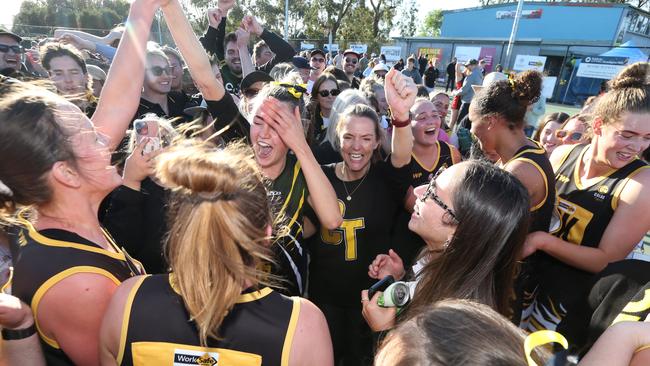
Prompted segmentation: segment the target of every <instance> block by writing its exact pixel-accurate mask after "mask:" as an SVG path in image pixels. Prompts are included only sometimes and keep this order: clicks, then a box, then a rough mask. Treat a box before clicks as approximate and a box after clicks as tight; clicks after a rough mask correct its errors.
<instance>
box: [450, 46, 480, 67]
mask: <svg viewBox="0 0 650 366" xmlns="http://www.w3.org/2000/svg"><path fill="white" fill-rule="evenodd" d="M480 54H481V47H466V46H458V47H456V50H454V57H456V60H457V61H458V63H460V64H464V63H465V62H467V61H469V60H471V59H475V60H478V57H479V55H480Z"/></svg>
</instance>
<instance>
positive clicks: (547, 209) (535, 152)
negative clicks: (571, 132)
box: [502, 140, 555, 232]
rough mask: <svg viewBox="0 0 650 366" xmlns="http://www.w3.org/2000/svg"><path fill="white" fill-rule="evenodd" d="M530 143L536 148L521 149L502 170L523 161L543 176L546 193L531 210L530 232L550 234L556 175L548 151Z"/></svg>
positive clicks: (528, 146) (527, 146)
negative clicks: (515, 162)
mask: <svg viewBox="0 0 650 366" xmlns="http://www.w3.org/2000/svg"><path fill="white" fill-rule="evenodd" d="M529 141H530V142H531V143H533V144H534V146H531V145H526V146H523V147H521V148H520V149H519V150H517V152H516V153H515V155H514V156H513V157H512V158H511V159H510V160H508V162H506V163H505V164H503V165H502V168H503V169H506V168H507V167H508V164H510V163H512V162H514V161H522V162H526V163H529V164H531V165H532V166H534V167H535V168H536V169H537V170H538V171H539V173H540V174H541V175H542V177H543V179H544V188H545V189H546V193H545V195H544V199H543V200H541V201H540V202H539V203H538V204H536V205H535V206H533V207H531V209H530V212H531V222H530V229H529V231H530V232H535V231H546V232H548V230H549V227H550V224H551V218H552V216H553V209H554V207H555V180H554V177H555V175H554V173H553V166H552V165H551V162H550V161H549V160H548V157H547V155H546V150H544V148H543V147H542V146H541V145H540V144H539V143H537V142H536V141H533V140H529Z"/></svg>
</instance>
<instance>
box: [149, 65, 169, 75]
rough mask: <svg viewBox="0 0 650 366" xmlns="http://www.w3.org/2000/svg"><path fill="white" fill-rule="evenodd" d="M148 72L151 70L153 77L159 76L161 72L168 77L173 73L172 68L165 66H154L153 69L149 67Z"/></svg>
mask: <svg viewBox="0 0 650 366" xmlns="http://www.w3.org/2000/svg"><path fill="white" fill-rule="evenodd" d="M149 70H151V73H152V74H154V76H160V75H162V74H163V72H164V73H165V74H167V75H168V76H171V75H172V72H173V71H174V66H167V67H161V66H154V67H150V68H149Z"/></svg>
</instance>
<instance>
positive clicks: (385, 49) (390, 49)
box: [381, 46, 402, 62]
mask: <svg viewBox="0 0 650 366" xmlns="http://www.w3.org/2000/svg"><path fill="white" fill-rule="evenodd" d="M381 53H383V54H384V56H386V62H397V61H399V59H400V58H402V47H396V46H381Z"/></svg>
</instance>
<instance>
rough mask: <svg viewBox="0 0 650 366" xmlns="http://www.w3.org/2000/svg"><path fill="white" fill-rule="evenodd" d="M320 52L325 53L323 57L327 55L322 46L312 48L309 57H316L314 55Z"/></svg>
mask: <svg viewBox="0 0 650 366" xmlns="http://www.w3.org/2000/svg"><path fill="white" fill-rule="evenodd" d="M318 54H320V55H323V57H325V52H324V51H323V50H321V49H320V48H314V49H313V50H311V52H310V53H309V57H314V55H318Z"/></svg>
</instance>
